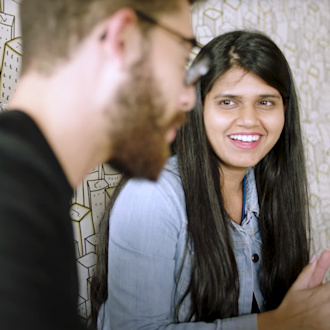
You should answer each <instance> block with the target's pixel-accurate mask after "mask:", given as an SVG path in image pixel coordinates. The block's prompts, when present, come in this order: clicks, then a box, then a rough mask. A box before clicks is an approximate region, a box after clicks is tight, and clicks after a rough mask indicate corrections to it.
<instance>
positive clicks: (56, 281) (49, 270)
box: [0, 0, 202, 330]
mask: <svg viewBox="0 0 330 330" xmlns="http://www.w3.org/2000/svg"><path fill="white" fill-rule="evenodd" d="M197 1H199V0H191V1H190V3H193V2H197ZM190 3H189V2H188V0H166V1H164V0H152V1H143V0H22V2H21V24H22V35H23V42H24V49H23V53H24V56H23V66H22V75H21V78H20V81H19V83H18V86H17V90H16V93H15V94H14V96H13V97H12V99H11V102H10V104H9V107H10V111H8V112H5V113H3V114H1V115H0V157H1V160H0V187H1V190H0V191H1V192H0V320H1V321H0V324H1V329H11V330H12V329H20V330H22V329H70V330H73V329H81V328H82V325H81V323H80V321H79V319H78V317H77V315H76V310H75V309H76V305H77V279H76V269H75V258H74V249H73V238H72V229H71V224H70V219H69V200H70V197H71V195H72V192H73V188H74V187H76V185H77V184H78V183H79V182H80V181H81V180H82V179H83V177H84V176H85V175H86V174H87V173H88V171H89V170H90V169H91V168H93V167H94V166H95V165H96V164H99V163H102V162H106V161H109V162H110V163H111V164H112V165H114V166H116V167H118V168H119V169H120V170H123V171H125V172H126V173H127V174H129V175H131V176H140V177H147V178H150V179H153V180H155V179H156V178H157V175H158V173H159V171H160V169H161V167H162V165H163V164H164V162H165V159H166V158H167V156H168V154H169V144H170V142H171V141H173V139H174V138H175V132H176V129H177V128H178V127H179V126H180V125H181V124H182V122H183V120H184V112H186V111H189V110H190V109H191V108H192V107H193V105H194V102H195V96H194V90H193V85H192V81H193V80H194V79H192V78H191V76H188V78H186V84H184V79H185V74H186V72H185V71H186V70H185V63H186V61H187V58H188V55H189V52H190V49H191V47H192V44H193V43H194V42H193V41H194V39H193V33H192V28H191V22H190V10H189V9H190V8H189V4H190ZM191 73H192V76H195V77H194V78H196V79H197V78H198V76H199V74H202V70H200V68H197V69H196V68H195V69H194V70H193V72H192V71H191V72H190V74H191Z"/></svg>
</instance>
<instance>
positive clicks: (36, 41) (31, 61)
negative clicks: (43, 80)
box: [20, 0, 203, 73]
mask: <svg viewBox="0 0 330 330" xmlns="http://www.w3.org/2000/svg"><path fill="white" fill-rule="evenodd" d="M187 1H188V0H187ZM201 1H203V0H189V2H190V3H191V4H193V3H196V2H201ZM124 7H130V8H134V9H138V10H140V11H142V12H144V13H146V14H148V15H150V16H152V17H154V18H157V17H158V16H160V15H162V14H164V13H168V12H173V11H175V10H178V9H179V7H180V0H166V1H165V0H151V1H150V0H23V1H22V3H21V6H20V8H21V9H20V10H21V11H20V15H21V26H22V37H23V54H24V55H23V65H22V71H25V70H27V69H28V68H31V67H33V69H36V70H38V71H39V72H42V73H49V72H51V70H52V69H53V67H54V64H55V63H57V62H58V61H59V60H65V59H67V58H68V56H69V55H70V54H71V53H72V51H73V50H74V49H75V48H76V47H77V45H79V43H80V42H81V41H82V40H83V39H84V38H85V37H86V36H87V35H88V33H89V32H90V31H91V30H92V29H93V27H95V26H96V25H97V24H98V23H99V22H101V21H102V20H104V19H106V18H107V17H109V16H111V15H112V14H113V13H115V12H116V11H117V10H119V9H120V8H124Z"/></svg>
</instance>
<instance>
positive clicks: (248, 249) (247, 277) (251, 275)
mask: <svg viewBox="0 0 330 330" xmlns="http://www.w3.org/2000/svg"><path fill="white" fill-rule="evenodd" d="M245 189H246V191H245V196H246V201H245V212H244V213H245V217H244V219H243V221H242V223H241V225H239V224H237V223H236V222H234V221H230V230H231V235H232V239H233V245H234V253H235V258H236V263H237V268H238V274H239V283H240V294H239V300H238V310H239V314H240V315H243V314H249V313H251V309H252V301H253V295H254V296H255V298H256V301H257V304H258V307H259V310H260V311H261V312H262V311H264V308H263V302H264V298H263V296H262V294H261V291H260V288H259V281H258V273H259V265H260V256H261V245H262V243H261V237H260V232H259V228H258V216H259V204H258V194H257V189H256V185H255V177H254V171H253V169H252V168H249V169H248V170H247V172H246V187H245Z"/></svg>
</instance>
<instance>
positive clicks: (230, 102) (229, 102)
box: [220, 100, 235, 105]
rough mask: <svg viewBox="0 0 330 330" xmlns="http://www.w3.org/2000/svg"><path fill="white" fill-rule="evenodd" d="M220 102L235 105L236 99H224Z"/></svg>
mask: <svg viewBox="0 0 330 330" xmlns="http://www.w3.org/2000/svg"><path fill="white" fill-rule="evenodd" d="M220 104H223V105H234V104H235V102H234V101H231V100H223V101H221V102H220Z"/></svg>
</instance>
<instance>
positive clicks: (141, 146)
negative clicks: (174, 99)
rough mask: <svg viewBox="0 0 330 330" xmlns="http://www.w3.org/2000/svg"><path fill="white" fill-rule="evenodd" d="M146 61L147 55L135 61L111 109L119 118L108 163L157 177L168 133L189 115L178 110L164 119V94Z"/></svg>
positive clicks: (135, 173) (167, 152) (167, 148)
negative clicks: (130, 73)
mask: <svg viewBox="0 0 330 330" xmlns="http://www.w3.org/2000/svg"><path fill="white" fill-rule="evenodd" d="M147 61H148V58H147V57H146V58H145V59H144V60H142V61H140V62H139V63H137V64H135V65H134V67H133V68H132V71H131V72H132V76H131V77H132V78H131V80H130V81H129V82H128V83H126V84H125V85H123V86H121V88H120V89H119V91H118V94H117V99H116V102H115V103H114V104H112V105H111V108H112V110H114V109H113V108H114V107H116V109H115V112H116V119H115V121H114V122H113V124H114V125H112V132H111V143H112V147H113V148H112V156H111V159H110V160H109V164H110V165H111V166H112V167H114V168H116V169H117V170H119V171H121V172H124V174H125V175H127V176H129V177H143V178H147V179H150V180H156V179H157V177H158V175H159V173H160V171H161V169H162V168H163V166H164V163H165V161H166V159H167V158H168V157H169V155H170V146H169V143H168V142H167V141H166V134H167V133H168V131H169V129H171V128H173V127H179V126H180V125H182V123H183V122H184V121H185V119H186V115H185V113H183V112H182V111H177V112H176V113H175V115H174V117H173V118H171V119H168V120H167V122H164V120H165V119H164V117H165V115H166V114H165V111H166V102H165V100H164V99H165V96H164V95H162V93H161V91H160V89H159V88H158V84H157V81H156V79H154V77H153V76H152V75H151V73H150V66H149V65H148V63H147ZM171 110H172V109H171Z"/></svg>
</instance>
